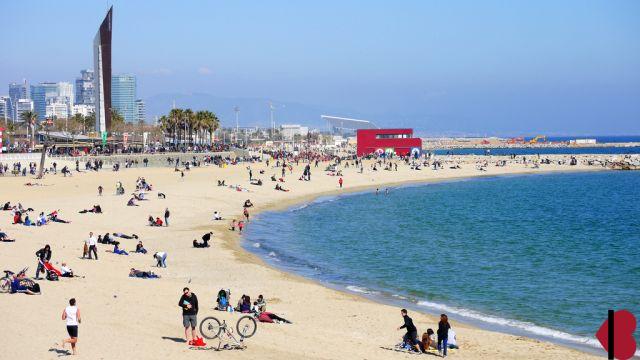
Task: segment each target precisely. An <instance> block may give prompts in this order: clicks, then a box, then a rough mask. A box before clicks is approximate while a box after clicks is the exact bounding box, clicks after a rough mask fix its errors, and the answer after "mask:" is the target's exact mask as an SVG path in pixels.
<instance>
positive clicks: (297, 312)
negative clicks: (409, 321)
mask: <svg viewBox="0 0 640 360" xmlns="http://www.w3.org/2000/svg"><path fill="white" fill-rule="evenodd" d="M548 157H549V158H551V159H554V158H566V159H568V156H564V157H563V156H556V155H553V156H548ZM576 157H577V158H578V159H579V160H580V159H581V158H584V157H585V156H583V155H580V156H576ZM599 157H600V158H604V156H599ZM442 158H443V159H444V158H445V157H442ZM450 159H452V160H451V161H452V163H459V164H460V167H461V168H460V169H451V168H450V166H449V165H451V164H452V163H451V164H450V163H448V162H445V164H443V165H444V166H443V169H441V170H437V171H434V170H431V169H423V170H421V171H415V170H411V169H410V168H409V166H407V165H405V164H403V163H399V164H398V171H383V170H379V171H372V170H371V169H370V161H365V166H364V173H362V174H361V173H359V171H358V169H356V168H355V167H349V168H345V169H343V170H342V171H343V175H344V176H343V177H342V178H343V179H344V188H343V189H340V188H339V186H338V177H335V176H328V175H326V174H325V172H324V171H322V170H323V169H324V168H325V167H326V165H327V163H326V162H324V163H321V164H320V166H319V167H318V168H314V167H313V166H312V168H311V171H312V181H310V182H307V181H299V180H298V177H300V175H301V174H302V169H303V167H304V165H306V164H304V163H300V165H299V166H295V165H294V167H293V171H292V173H291V174H290V173H289V172H287V175H286V178H285V179H286V182H284V183H282V185H283V186H284V187H285V188H286V189H289V190H290V191H289V192H282V191H276V190H274V184H275V183H273V182H271V181H270V180H269V177H270V176H271V175H272V174H276V175H277V177H279V176H280V170H279V169H274V168H272V167H269V168H267V167H266V164H265V163H264V162H262V163H252V164H249V163H240V164H238V165H229V166H226V167H223V168H221V167H217V166H202V167H197V168H193V169H191V170H190V171H185V176H184V178H181V176H180V173H179V172H174V170H173V169H172V168H143V167H138V168H130V169H121V170H120V171H118V172H113V171H111V170H110V169H104V170H102V171H100V172H98V173H95V172H84V173H80V174H78V173H76V172H75V171H74V174H73V176H72V177H66V178H65V177H63V176H62V175H61V174H58V175H52V174H50V175H47V176H46V177H45V178H44V179H42V180H35V179H34V178H33V177H29V176H27V177H13V176H11V175H7V176H5V177H3V178H0V201H1V202H2V203H4V202H7V201H11V203H12V204H13V203H18V202H20V203H22V204H23V206H25V208H26V207H32V208H34V210H35V211H34V212H33V213H32V214H33V215H37V214H38V213H40V212H41V211H44V212H45V214H47V213H49V212H51V211H53V210H56V209H59V212H60V218H62V219H65V220H69V221H71V222H72V223H70V224H60V223H50V224H48V225H46V226H42V227H35V226H34V227H26V226H21V225H12V224H11V223H12V218H11V216H10V212H9V211H4V212H0V231H4V232H6V233H7V234H8V235H9V236H10V237H13V238H16V239H17V241H16V242H14V243H0V264H2V267H3V269H2V270H4V269H11V270H13V271H17V270H19V269H21V268H23V267H25V266H29V271H28V276H30V277H33V276H34V275H35V270H36V264H37V262H36V258H35V255H34V253H35V252H36V251H37V250H38V249H40V248H42V247H43V246H44V245H45V244H50V245H51V248H52V251H53V256H52V263H53V264H54V265H55V266H57V267H59V266H60V264H61V263H62V262H63V261H64V262H66V263H67V264H68V265H69V266H70V267H71V268H72V269H73V270H74V271H75V273H76V274H78V275H81V276H83V277H80V278H72V279H69V278H63V279H61V280H60V281H58V282H50V281H46V280H40V281H39V283H40V286H41V288H42V295H39V296H28V295H23V294H13V295H9V294H2V295H0V303H1V304H2V306H1V307H0V316H1V317H2V319H3V320H4V323H5V325H4V329H5V331H4V334H3V336H2V337H1V340H0V344H1V345H2V347H3V350H4V351H2V353H1V355H0V358H1V359H16V358H17V359H35V358H38V359H49V358H51V359H53V358H58V357H59V356H60V355H64V354H66V351H65V350H62V347H61V346H59V345H56V343H59V342H60V340H61V339H63V338H65V337H66V336H67V334H66V330H65V324H64V322H63V321H62V320H61V319H60V316H61V312H62V310H63V309H64V307H65V306H66V305H67V301H68V299H69V298H71V297H75V298H76V299H77V301H78V306H79V308H80V309H81V311H82V317H83V321H82V324H81V325H80V331H79V343H78V346H79V348H78V349H79V356H78V357H81V358H85V359H120V358H137V359H158V358H179V357H184V356H189V357H190V358H192V359H209V358H211V357H212V356H215V357H219V358H229V359H249V358H251V359H405V358H412V357H414V356H415V355H410V354H404V353H399V352H393V351H389V350H385V349H381V347H392V346H393V345H394V344H396V343H398V342H399V341H400V338H401V336H402V334H403V332H401V331H397V330H396V328H397V327H398V326H399V325H401V324H402V318H401V317H400V315H399V310H400V309H399V308H397V307H394V306H390V305H386V304H380V303H376V302H373V301H370V300H367V299H365V298H362V297H359V296H356V295H352V294H349V293H344V292H340V291H337V290H333V289H329V288H326V287H323V286H321V285H320V284H318V283H315V282H313V281H310V280H306V279H304V278H301V277H299V276H296V275H291V274H287V273H283V272H281V271H279V270H277V269H273V268H271V267H269V266H267V265H265V264H264V263H263V262H262V261H261V260H260V259H259V258H257V257H256V256H255V255H253V254H250V253H248V252H246V251H245V250H243V249H242V248H241V247H240V237H239V236H238V233H237V232H232V231H229V230H228V227H229V223H230V219H232V218H238V219H239V218H240V216H241V215H242V204H243V203H244V201H245V200H246V199H251V201H252V202H253V204H255V207H254V208H251V209H250V212H251V215H252V216H253V215H255V214H256V213H257V212H259V211H264V210H267V209H269V210H271V209H277V208H283V207H286V206H289V205H292V204H294V203H299V202H305V201H309V200H311V199H313V198H314V197H317V196H320V195H325V194H330V193H341V192H348V191H358V190H363V189H366V188H372V189H375V187H377V186H380V187H381V188H382V187H384V186H389V185H391V184H399V183H409V182H429V181H440V180H447V179H453V178H461V177H476V176H494V175H509V174H520V173H542V172H558V171H588V170H593V171H596V170H598V169H602V168H601V167H591V166H587V165H584V164H583V163H582V162H581V161H579V164H578V165H576V166H569V165H554V164H550V165H540V168H532V167H530V166H526V165H524V164H521V163H516V162H512V161H508V162H507V165H506V166H504V167H496V166H493V165H491V164H490V165H489V166H488V167H487V168H486V171H479V170H478V169H477V168H476V163H475V162H476V159H478V160H480V159H482V160H484V158H483V157H477V158H474V157H471V156H469V157H464V156H460V157H454V158H450ZM505 159H506V158H505ZM0 161H1V160H0ZM271 165H273V163H271ZM247 166H251V169H252V171H253V174H254V177H257V178H261V179H262V180H263V182H264V185H263V186H254V185H250V184H249V177H248V172H247ZM72 168H73V167H72ZM260 170H265V174H263V175H261V174H259V171H260ZM140 176H142V177H145V178H146V179H147V181H148V182H149V183H151V184H153V187H154V190H155V191H153V192H150V193H148V198H149V200H148V201H141V202H139V205H140V206H137V207H128V206H126V203H127V200H128V199H129V196H128V195H129V194H130V193H131V192H132V191H133V190H134V189H135V181H136V179H137V178H138V177H140ZM217 180H225V181H226V184H227V185H240V186H242V187H243V188H246V189H248V190H249V191H248V192H245V191H237V190H235V189H231V188H229V187H219V186H217V183H216V181H217ZM117 181H121V182H122V183H123V184H124V187H125V189H126V195H124V196H116V195H115V186H116V182H117ZM26 182H37V183H39V184H42V185H43V186H31V187H29V186H25V185H24V184H25V183H26ZM99 185H102V186H103V187H104V194H103V196H101V197H99V196H98V193H97V188H98V186H99ZM158 191H160V192H162V193H164V194H166V199H158V198H157V196H156V193H157V192H158ZM94 204H100V205H101V207H102V209H103V211H104V213H103V214H91V213H89V214H79V213H78V211H79V210H82V209H88V208H90V207H91V206H92V205H94ZM165 208H169V209H170V211H171V217H170V226H168V227H161V228H160V227H150V226H147V218H148V216H149V215H152V216H154V217H156V216H159V217H162V215H163V213H164V209H165ZM214 211H220V212H221V213H222V215H223V217H224V218H225V219H226V220H224V221H213V220H212V215H213V212H214ZM247 226H248V227H250V226H251V223H248V224H247ZM90 231H92V232H94V233H95V234H96V235H97V234H104V233H107V232H109V233H112V232H122V233H127V234H131V233H135V234H137V235H138V236H139V237H140V240H141V241H142V242H143V243H144V245H145V247H146V248H147V250H148V251H149V254H146V255H142V254H135V253H133V250H134V249H135V245H136V243H137V240H133V239H132V240H125V239H119V240H120V241H121V244H122V247H123V248H124V249H125V250H127V251H130V255H129V256H120V255H115V254H113V253H111V252H110V251H111V250H112V246H110V245H103V244H98V256H99V260H98V261H94V260H83V259H82V248H83V244H84V241H85V239H86V238H87V237H88V234H89V232H90ZM208 231H213V233H214V237H213V240H212V242H211V247H210V248H205V249H196V248H193V247H192V241H193V239H198V240H199V239H200V237H201V236H202V235H203V234H204V233H206V232H208ZM156 251H166V252H167V253H168V257H167V265H168V266H167V268H156V267H155V261H154V259H153V258H152V255H151V254H153V253H154V252H156ZM132 267H135V268H136V269H140V270H151V271H154V272H155V273H157V274H159V275H160V276H161V277H162V278H161V279H158V280H146V279H137V278H130V277H128V273H129V269H130V268H132ZM185 286H188V287H189V288H190V289H191V290H192V291H193V292H194V293H195V294H196V295H197V296H198V299H199V302H200V311H199V314H198V318H199V320H201V319H203V318H204V317H206V316H210V315H212V316H216V317H218V318H220V319H225V320H227V321H229V322H230V323H232V324H235V321H236V320H237V318H239V315H238V314H236V313H233V314H230V313H224V312H219V311H215V310H214V309H213V308H214V306H215V305H216V304H215V300H216V294H217V292H218V290H220V289H221V288H224V289H227V288H228V289H231V292H232V295H231V296H232V303H233V304H235V303H236V302H237V300H238V298H239V297H240V296H241V295H242V294H249V295H251V297H252V299H253V298H256V297H257V296H258V294H263V295H264V296H265V298H266V300H267V303H268V309H269V311H272V312H274V313H276V314H278V315H280V316H283V317H285V318H287V319H289V320H291V321H292V322H293V324H291V325H285V324H259V325H258V331H257V333H256V335H255V336H254V337H252V338H250V339H248V340H247V341H246V343H247V346H248V347H247V349H246V350H244V351H223V352H218V353H214V351H212V350H211V351H205V350H190V349H189V347H188V346H187V344H186V343H184V342H183V340H182V339H183V336H184V331H183V328H182V318H181V313H180V308H179V307H178V306H177V302H178V299H179V298H180V295H181V293H182V288H183V287H185ZM410 315H411V316H412V317H413V319H414V322H415V323H416V325H417V326H418V330H419V332H420V333H421V332H422V331H424V330H426V328H427V327H432V328H433V327H437V320H436V319H435V317H433V316H430V315H427V314H419V313H415V312H413V311H411V312H410ZM450 321H451V324H452V327H453V328H454V329H455V330H456V333H457V338H458V342H459V344H460V347H461V348H460V349H459V350H456V351H454V352H452V353H450V357H451V358H454V359H487V358H491V359H516V358H527V359H588V358H594V359H595V358H596V356H594V355H591V354H587V353H584V352H580V351H577V350H574V349H570V348H567V347H563V346H559V345H555V344H551V343H547V342H542V341H538V340H534V339H529V338H523V337H518V336H512V335H508V334H502V333H497V332H490V331H487V330H482V329H478V328H476V327H473V326H469V325H465V324H462V323H460V322H459V321H458V320H457V319H456V318H455V317H450ZM211 344H214V345H217V340H215V341H212V342H211ZM66 349H67V350H69V347H67V348H66ZM424 356H425V357H427V356H429V355H424Z"/></svg>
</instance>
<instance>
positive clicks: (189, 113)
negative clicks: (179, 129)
mask: <svg viewBox="0 0 640 360" xmlns="http://www.w3.org/2000/svg"><path fill="white" fill-rule="evenodd" d="M182 114H183V121H184V127H185V129H188V131H189V146H191V145H193V125H194V122H195V121H194V120H195V116H194V113H193V110H191V109H186V110H184V112H183V113H182ZM186 135H187V134H186V131H185V137H186ZM185 142H186V138H185Z"/></svg>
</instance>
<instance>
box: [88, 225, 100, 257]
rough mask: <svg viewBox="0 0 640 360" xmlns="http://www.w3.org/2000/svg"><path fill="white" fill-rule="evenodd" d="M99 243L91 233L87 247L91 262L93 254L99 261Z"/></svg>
mask: <svg viewBox="0 0 640 360" xmlns="http://www.w3.org/2000/svg"><path fill="white" fill-rule="evenodd" d="M97 243H98V240H97V239H96V237H95V236H93V233H92V232H90V233H89V238H88V239H87V245H88V246H89V260H91V253H92V252H93V255H95V257H96V260H98V250H97V248H96V244H97Z"/></svg>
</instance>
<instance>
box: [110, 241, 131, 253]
mask: <svg viewBox="0 0 640 360" xmlns="http://www.w3.org/2000/svg"><path fill="white" fill-rule="evenodd" d="M113 253H114V254H116V255H129V253H128V252H126V251H125V250H122V249H120V243H119V242H117V241H115V242H114V243H113Z"/></svg>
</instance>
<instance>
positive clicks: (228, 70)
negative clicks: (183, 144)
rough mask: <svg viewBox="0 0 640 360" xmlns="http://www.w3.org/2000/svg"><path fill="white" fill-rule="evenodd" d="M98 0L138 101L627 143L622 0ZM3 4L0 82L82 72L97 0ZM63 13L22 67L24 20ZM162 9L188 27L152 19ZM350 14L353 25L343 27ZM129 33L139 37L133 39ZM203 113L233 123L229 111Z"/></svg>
mask: <svg viewBox="0 0 640 360" xmlns="http://www.w3.org/2000/svg"><path fill="white" fill-rule="evenodd" d="M114 4H115V8H116V11H117V14H118V16H116V17H115V18H114V28H115V30H114V35H113V37H114V39H113V41H114V55H113V56H114V59H113V61H114V73H133V74H136V75H137V77H138V79H139V84H138V98H142V99H148V98H152V97H157V96H160V95H164V94H178V95H179V94H193V93H204V94H211V95H212V96H215V97H220V98H222V97H224V98H231V99H233V98H243V99H246V98H256V99H265V101H266V100H267V99H273V100H275V101H280V102H294V103H301V104H307V105H311V106H314V107H316V108H319V109H327V108H329V109H333V108H339V109H344V111H343V112H342V113H340V114H337V115H344V116H354V117H363V118H367V119H370V120H373V121H376V122H377V123H380V124H381V125H386V124H393V123H396V122H398V121H400V122H402V123H403V124H405V126H414V127H415V128H417V129H422V130H427V131H434V132H445V131H450V132H476V133H481V132H489V133H510V134H518V133H523V132H525V133H531V132H535V131H546V132H548V133H582V134H584V133H591V134H638V133H640V125H639V124H640V121H638V118H640V105H637V104H636V103H637V101H636V100H637V98H639V97H640V70H638V69H640V66H639V65H640V46H639V45H638V44H637V41H635V39H637V35H639V34H640V25H639V24H640V21H638V14H639V13H640V5H639V4H638V3H636V2H632V1H621V2H616V3H582V2H574V1H569V2H566V3H562V4H556V3H551V2H544V1H543V2H537V3H536V4H519V5H515V4H506V5H505V4H502V3H500V4H498V3H497V2H483V3H482V4H476V3H471V2H462V3H460V4H455V5H443V4H435V3H426V2H425V3H422V2H421V3H417V2H411V1H404V2H400V3H398V4H397V6H396V5H394V6H393V7H390V6H384V5H383V4H379V3H363V2H355V3H353V4H339V3H335V2H328V3H324V4H322V5H317V4H316V5H312V4H304V5H302V4H295V5H292V4H285V3H282V2H275V3H273V4H270V5H269V6H266V5H265V4H253V3H251V6H248V5H249V3H239V4H226V3H213V4H209V3H207V4H193V3H185V4H184V6H181V7H180V8H178V9H176V8H174V7H172V6H168V3H166V2H160V3H154V5H155V6H153V7H149V6H146V5H145V3H143V2H140V3H127V2H119V1H116V2H114ZM16 6H17V5H15V4H12V3H3V4H2V5H0V8H1V9H2V10H6V11H2V13H3V14H4V15H2V20H3V21H2V23H1V25H0V26H2V27H3V28H4V27H7V28H9V27H11V28H12V29H16V30H19V31H17V33H18V36H16V37H11V38H10V39H7V41H8V44H9V45H12V46H13V47H14V48H19V49H20V51H17V52H15V51H12V52H7V53H5V54H4V55H3V56H1V57H0V67H2V68H3V69H5V71H3V73H2V74H0V81H1V82H0V84H1V83H4V84H8V83H10V82H20V81H21V79H23V78H27V79H29V81H30V82H32V83H37V82H40V81H50V80H51V79H52V78H53V79H68V80H65V81H71V80H72V79H73V78H74V77H75V76H77V75H75V74H77V72H78V71H79V69H87V68H91V66H90V64H91V49H90V48H89V47H88V46H87V43H88V42H89V43H90V41H91V39H92V34H95V28H96V26H97V24H99V22H100V20H101V19H102V17H103V16H104V13H105V11H106V10H107V9H106V6H105V4H93V3H82V2H69V3H63V4H55V5H53V4H46V3H44V4H42V3H35V2H28V1H27V2H26V4H23V5H22V6H26V7H29V8H30V9H31V10H30V11H29V16H26V15H15V16H14V17H12V16H9V14H16V13H17V12H16V11H15V10H16ZM63 13H70V14H73V16H74V19H75V18H77V21H74V22H68V23H64V24H61V26H62V28H63V31H65V33H68V34H69V35H68V40H69V44H71V46H70V50H69V53H68V54H65V55H61V56H57V57H53V58H51V59H49V58H48V59H47V60H48V61H45V62H42V61H39V60H38V61H34V59H41V58H42V57H43V56H46V55H47V54H48V53H50V52H51V51H53V50H52V49H51V46H52V45H51V44H40V43H38V46H31V47H26V46H20V44H23V45H24V44H31V43H34V42H36V43H37V38H38V37H37V34H36V33H35V32H34V30H33V29H34V28H35V24H37V23H38V22H41V21H42V20H43V19H44V18H45V17H46V16H55V15H56V14H63ZM169 14H173V15H172V16H178V17H179V18H188V19H189V21H180V22H177V23H176V24H174V23H167V22H160V20H159V19H162V18H165V17H166V16H169ZM187 14H188V15H189V16H186V15H187ZM442 15H446V18H447V19H449V20H448V23H447V22H444V21H443V20H442V19H441V17H443V16H442ZM356 16H357V18H358V19H359V24H358V26H351V25H349V19H353V18H355V17H356ZM63 18H64V17H63ZM308 19H316V20H317V21H314V22H309V21H307V20H308ZM141 23H144V24H145V26H146V27H148V28H149V29H151V28H153V29H154V31H136V30H137V27H138V26H139V24H141ZM594 24H597V26H593V25H594ZM292 29H295V31H292ZM71 74H73V75H71ZM70 75H71V76H70ZM0 95H6V94H5V93H4V92H0ZM178 105H180V104H178ZM163 106H165V107H166V108H167V110H168V109H169V108H170V104H163ZM210 110H212V111H216V112H220V113H229V114H230V115H227V116H224V117H223V122H227V123H234V122H235V120H234V118H233V117H231V116H233V111H232V109H215V108H214V109H210ZM287 111H288V110H287V109H283V110H282V111H281V116H286V115H287ZM327 112H331V111H327ZM264 113H265V114H267V115H268V109H266V106H265V110H264ZM308 113H309V114H313V112H311V111H310V112H308ZM150 115H155V114H150ZM260 116H265V115H260ZM303 116H304V117H305V118H303V119H300V122H301V123H308V121H309V120H310V119H307V118H306V117H310V116H311V115H307V114H304V115H303ZM318 117H319V114H318ZM243 120H245V119H244V118H242V116H241V121H243ZM259 120H266V116H265V119H259ZM314 120H317V119H314Z"/></svg>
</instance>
